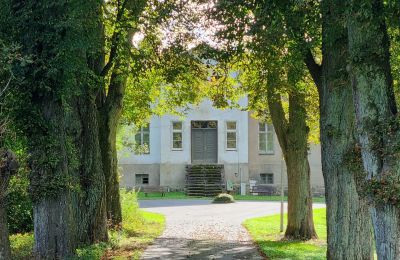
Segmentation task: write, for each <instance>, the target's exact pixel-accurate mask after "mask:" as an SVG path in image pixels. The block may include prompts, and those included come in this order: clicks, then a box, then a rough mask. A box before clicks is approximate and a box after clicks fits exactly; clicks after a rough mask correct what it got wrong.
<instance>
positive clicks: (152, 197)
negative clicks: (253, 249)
mask: <svg viewBox="0 0 400 260" xmlns="http://www.w3.org/2000/svg"><path fill="white" fill-rule="evenodd" d="M233 198H234V199H235V200H256V201H280V200H281V196H253V195H233ZM138 199H140V200H155V199H157V200H158V199H204V200H207V199H208V200H211V199H213V198H210V197H192V196H186V194H185V193H184V192H167V193H165V196H161V193H158V192H153V193H149V194H147V196H145V194H144V193H143V192H139V195H138ZM284 200H285V201H287V196H285V197H284ZM313 202H317V203H323V202H325V198H324V197H315V198H313Z"/></svg>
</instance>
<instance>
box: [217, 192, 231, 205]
mask: <svg viewBox="0 0 400 260" xmlns="http://www.w3.org/2000/svg"><path fill="white" fill-rule="evenodd" d="M234 202H235V200H234V198H233V196H232V195H230V194H227V193H221V194H218V195H217V196H216V197H215V198H214V200H213V203H234Z"/></svg>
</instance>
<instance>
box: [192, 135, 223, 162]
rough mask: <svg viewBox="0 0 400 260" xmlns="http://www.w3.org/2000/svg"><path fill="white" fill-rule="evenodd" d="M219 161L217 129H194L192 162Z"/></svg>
mask: <svg viewBox="0 0 400 260" xmlns="http://www.w3.org/2000/svg"><path fill="white" fill-rule="evenodd" d="M217 162H218V131H217V129H216V128H215V129H195V128H193V129H192V163H217Z"/></svg>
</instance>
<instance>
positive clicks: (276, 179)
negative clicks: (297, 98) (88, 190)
mask: <svg viewBox="0 0 400 260" xmlns="http://www.w3.org/2000/svg"><path fill="white" fill-rule="evenodd" d="M239 103H240V105H241V106H243V107H245V106H246V105H247V99H246V98H243V99H242V100H241V101H240V102H239ZM179 121H181V122H182V128H181V129H179V130H175V131H177V132H179V133H181V134H178V136H180V135H181V136H182V147H181V148H173V138H174V137H173V132H174V130H173V122H179ZM193 121H212V122H215V121H216V122H217V127H216V128H217V134H216V135H217V161H216V162H217V163H218V164H223V165H224V178H225V180H229V181H230V182H233V183H235V184H237V185H239V183H241V182H244V183H247V184H248V183H249V180H251V179H253V180H256V181H257V182H259V183H260V182H264V183H265V181H267V182H268V184H270V185H280V180H281V177H280V176H281V172H282V171H283V172H285V166H284V163H282V161H281V158H282V155H281V150H280V148H279V143H278V141H277V139H276V136H275V135H273V140H272V142H273V147H274V149H273V151H271V152H267V153H265V152H261V151H259V142H260V140H259V138H260V137H259V134H260V129H259V125H258V123H259V122H258V121H257V120H255V119H252V118H251V117H250V113H249V112H247V111H241V110H238V109H226V110H220V109H216V108H214V107H213V106H212V102H211V101H209V100H205V101H203V102H202V103H201V104H200V105H199V106H197V107H192V108H191V109H190V111H188V113H187V114H186V116H185V117H184V118H179V117H177V116H171V115H165V116H162V117H156V116H153V117H152V118H151V120H150V125H149V129H150V133H149V134H150V145H149V146H150V151H149V153H148V154H135V153H133V152H127V150H125V151H121V152H120V153H119V166H120V167H121V169H122V179H121V186H124V187H133V186H135V185H137V184H142V185H143V184H144V185H146V184H148V185H151V186H168V187H170V188H172V189H183V188H184V186H185V167H186V165H189V164H192V159H193V158H192V152H193V151H192V149H193V147H192V146H193V144H192V142H193V141H192V122H193ZM227 122H235V123H236V129H234V130H229V129H227ZM227 132H234V133H236V148H232V147H231V148H229V147H228V145H227V138H228V134H227ZM234 135H235V134H230V135H229V138H230V146H233V144H234V142H233V140H232V136H234ZM179 143H180V142H179ZM178 145H179V144H178ZM310 166H311V176H312V186H314V187H323V179H322V173H321V163H320V151H319V146H313V148H312V149H311V153H310ZM271 174H272V175H273V176H272V177H271ZM284 175H285V176H284V183H286V174H284ZM137 176H140V178H138V177H137ZM143 176H144V177H145V178H147V176H148V179H147V180H144V183H140V182H143ZM271 178H272V183H270V182H271ZM138 182H139V183H138Z"/></svg>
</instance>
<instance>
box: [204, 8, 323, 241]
mask: <svg viewBox="0 0 400 260" xmlns="http://www.w3.org/2000/svg"><path fill="white" fill-rule="evenodd" d="M271 7H272V8H271ZM212 15H213V17H216V19H218V20H219V21H220V22H221V23H222V24H223V26H224V27H223V29H222V30H221V31H220V37H222V38H223V40H228V41H230V42H232V43H233V44H232V45H230V46H229V44H228V46H227V52H228V53H229V52H233V53H235V54H236V55H240V54H241V53H243V52H244V53H246V52H247V53H252V55H250V57H249V59H250V60H252V61H253V63H255V64H256V65H255V66H253V68H252V70H254V71H257V70H259V73H257V72H256V73H255V74H254V73H253V74H252V75H251V76H250V77H248V78H250V80H253V81H254V78H256V79H257V80H256V82H255V83H254V85H253V88H252V89H251V90H252V93H253V94H254V95H253V97H255V99H254V100H252V99H251V98H252V96H251V95H250V97H251V98H250V100H251V101H250V102H253V104H252V105H251V106H252V108H254V109H255V110H256V111H258V110H260V107H264V109H267V111H268V113H269V115H270V117H271V119H272V123H273V125H274V129H275V132H276V134H277V136H278V140H279V144H280V146H281V148H282V152H283V154H284V158H285V162H286V165H287V169H288V208H289V212H288V226H287V228H286V232H285V237H286V238H289V239H305V240H306V239H311V238H315V237H316V236H317V235H316V233H315V228H314V223H313V219H312V197H311V187H310V167H309V164H308V158H307V155H308V152H307V151H308V135H309V128H308V126H307V123H306V121H307V112H306V102H305V99H306V95H305V92H304V90H301V87H304V84H303V85H302V84H299V83H300V81H301V79H302V78H304V77H305V73H304V71H305V68H304V65H303V63H302V60H301V56H300V60H299V55H298V52H297V53H296V52H294V51H293V52H291V51H292V50H294V46H292V45H291V44H290V43H288V42H287V41H285V38H286V36H285V35H286V34H287V30H286V28H285V27H284V26H281V24H279V23H278V22H276V20H277V21H279V22H284V20H283V18H284V16H283V14H282V13H281V12H280V10H279V8H276V7H273V6H268V3H259V4H257V3H253V2H252V1H235V2H234V3H232V2H231V1H219V2H218V4H217V8H216V11H214V13H213V14H212ZM274 19H276V20H274ZM234 24H235V25H237V24H239V25H240V26H239V28H237V27H235V26H234ZM276 24H278V26H276ZM285 49H287V50H288V51H287V52H285V51H284V50H285ZM255 60H256V61H255ZM299 61H300V62H299ZM291 63H292V64H293V65H290V64H291ZM243 69H244V70H246V66H244V68H243ZM251 78H253V79H251ZM303 82H304V81H303ZM246 84H247V83H244V85H245V86H246ZM282 93H285V95H286V97H287V99H288V101H289V109H288V112H287V114H286V113H285V110H284V108H283V105H282ZM257 99H259V100H260V101H261V102H266V103H267V104H268V106H267V107H266V106H265V105H263V104H260V102H259V101H258V102H257ZM264 113H265V112H264Z"/></svg>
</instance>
